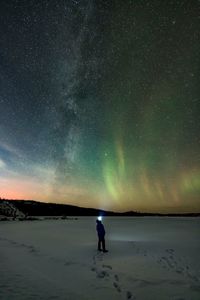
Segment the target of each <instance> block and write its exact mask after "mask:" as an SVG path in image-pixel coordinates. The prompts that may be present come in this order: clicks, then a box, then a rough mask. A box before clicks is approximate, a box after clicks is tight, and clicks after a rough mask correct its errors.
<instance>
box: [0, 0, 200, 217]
mask: <svg viewBox="0 0 200 300" xmlns="http://www.w3.org/2000/svg"><path fill="white" fill-rule="evenodd" d="M0 14H1V18H0V196H1V197H5V198H8V199H11V198H12V199H34V200H40V201H47V202H58V203H67V204H74V205H80V206H86V207H96V208H102V209H112V210H116V211H126V210H140V211H149V212H153V211H154V212H197V211H200V134H199V132H200V121H199V120H200V118H199V114H200V82H199V78H200V74H199V73H200V35H199V32H200V26H199V25H200V1H193V0H190V1H188V0H185V1H184V0H174V1H170V0H168V1H160V0H159V1H158V0H157V1H146V0H144V1H142V0H135V1H126V0H124V1H103V0H101V1H97V0H95V1H94V0H91V1H85V0H80V1H79V0H71V1H70V0H65V1H64V0H59V1H54V0H49V1H47V0H41V1H39V0H38V1H34V0H10V1H7V0H1V3H0Z"/></svg>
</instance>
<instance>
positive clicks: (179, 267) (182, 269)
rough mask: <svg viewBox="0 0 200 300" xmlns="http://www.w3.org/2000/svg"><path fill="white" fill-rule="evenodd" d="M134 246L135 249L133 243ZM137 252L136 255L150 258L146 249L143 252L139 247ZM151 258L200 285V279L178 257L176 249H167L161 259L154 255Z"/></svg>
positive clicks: (136, 249) (164, 267)
mask: <svg viewBox="0 0 200 300" xmlns="http://www.w3.org/2000/svg"><path fill="white" fill-rule="evenodd" d="M133 246H134V247H135V243H133ZM135 252H136V254H141V255H143V256H149V254H148V253H147V251H146V250H145V249H144V250H141V249H140V248H139V247H135ZM151 257H152V258H154V259H155V260H156V262H157V263H158V264H159V265H160V266H161V267H162V268H163V269H166V270H170V271H174V272H176V273H177V274H180V275H183V276H185V277H187V278H188V279H190V280H192V281H193V282H194V283H195V284H200V279H199V278H198V277H197V276H196V275H195V273H194V272H193V271H192V270H191V268H190V267H189V266H188V264H187V263H186V262H185V261H184V260H183V259H182V258H177V257H176V254H175V250H174V249H171V248H170V249H165V250H164V253H163V255H162V256H161V257H160V258H158V257H156V256H153V255H151Z"/></svg>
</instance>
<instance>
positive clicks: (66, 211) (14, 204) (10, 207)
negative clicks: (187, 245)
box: [0, 198, 200, 218]
mask: <svg viewBox="0 0 200 300" xmlns="http://www.w3.org/2000/svg"><path fill="white" fill-rule="evenodd" d="M0 215H2V216H7V217H13V218H25V217H30V216H38V217H39V216H99V215H102V216H194V217H196V216H200V213H188V214H158V213H142V212H135V211H129V212H124V213H118V212H113V211H106V210H101V209H95V208H85V207H79V206H74V205H67V204H57V203H44V202H38V201H33V200H8V199H1V198H0Z"/></svg>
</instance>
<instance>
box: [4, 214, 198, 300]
mask: <svg viewBox="0 0 200 300" xmlns="http://www.w3.org/2000/svg"><path fill="white" fill-rule="evenodd" d="M95 221H96V218H95V217H78V219H77V220H76V219H68V220H43V221H32V222H31V221H24V222H20V221H12V222H0V270H1V272H0V299H6V300H11V299H14V300H23V299H26V300H27V299H55V300H56V299H63V300H64V299H66V300H71V299H73V300H76V299H83V300H84V299H87V300H90V299H91V300H95V299H109V300H110V299H116V300H117V299H138V300H139V299H141V300H143V299H144V300H151V299H152V300H156V299H159V300H162V299H170V300H183V299H185V300H188V299H192V300H193V299H200V259H199V258H200V257H199V256H200V254H199V253H200V241H199V229H200V218H180V217H179V218H167V217H165V218H162V217H139V218H133V217H132V218H128V217H122V218H120V217H107V218H103V221H102V222H103V224H104V226H105V229H106V247H107V248H108V250H109V252H108V253H99V252H98V251H97V250H96V248H97V237H96V231H95V226H96V222H95Z"/></svg>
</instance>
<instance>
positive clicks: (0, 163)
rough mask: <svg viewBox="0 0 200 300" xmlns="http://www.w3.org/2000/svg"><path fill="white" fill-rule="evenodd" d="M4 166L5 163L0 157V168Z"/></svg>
mask: <svg viewBox="0 0 200 300" xmlns="http://www.w3.org/2000/svg"><path fill="white" fill-rule="evenodd" d="M5 168H6V163H5V162H4V161H3V160H2V159H1V158H0V170H1V169H5Z"/></svg>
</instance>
